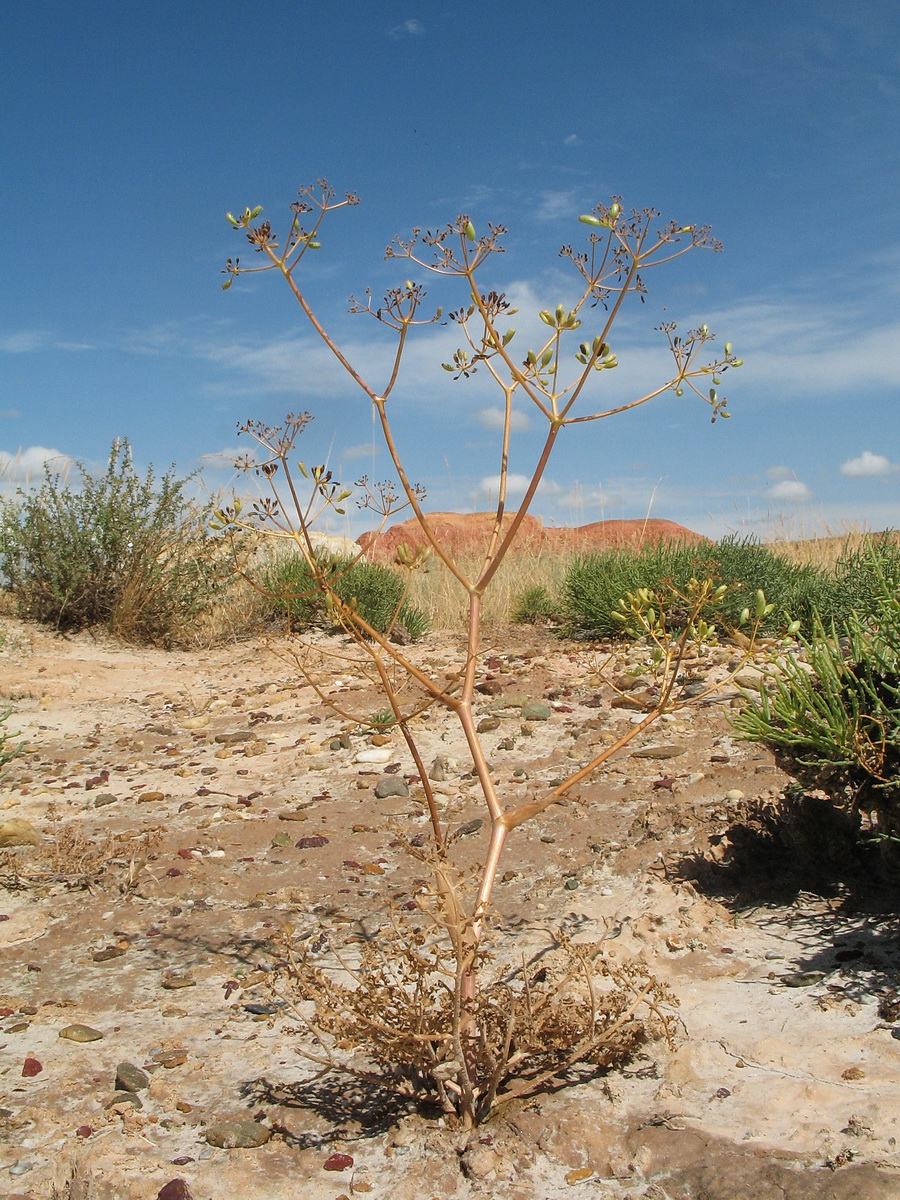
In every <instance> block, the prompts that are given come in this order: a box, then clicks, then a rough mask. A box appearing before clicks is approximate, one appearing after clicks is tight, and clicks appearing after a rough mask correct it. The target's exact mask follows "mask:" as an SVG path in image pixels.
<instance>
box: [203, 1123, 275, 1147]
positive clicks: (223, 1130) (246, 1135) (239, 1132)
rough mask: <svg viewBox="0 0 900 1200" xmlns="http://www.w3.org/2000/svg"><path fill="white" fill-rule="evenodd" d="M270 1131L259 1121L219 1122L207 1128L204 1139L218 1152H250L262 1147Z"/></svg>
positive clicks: (270, 1133) (269, 1135)
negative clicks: (216, 1148)
mask: <svg viewBox="0 0 900 1200" xmlns="http://www.w3.org/2000/svg"><path fill="white" fill-rule="evenodd" d="M271 1136H272V1130H271V1129H269V1128H268V1127H267V1126H265V1125H262V1124H260V1122H259V1121H220V1122H218V1123H217V1124H215V1125H210V1126H208V1128H207V1130H206V1133H205V1134H204V1137H205V1138H206V1141H207V1142H208V1143H209V1145H210V1146H216V1147H218V1149H219V1150H251V1149H254V1148H255V1147H257V1146H264V1145H265V1144H266V1142H267V1141H268V1140H269V1138H270V1137H271Z"/></svg>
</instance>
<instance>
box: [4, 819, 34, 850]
mask: <svg viewBox="0 0 900 1200" xmlns="http://www.w3.org/2000/svg"><path fill="white" fill-rule="evenodd" d="M40 844H41V835H40V833H39V832H38V830H37V829H35V827H34V826H33V825H32V824H31V823H30V822H29V821H22V820H20V819H19V818H18V817H10V818H9V820H8V821H0V846H39V845H40Z"/></svg>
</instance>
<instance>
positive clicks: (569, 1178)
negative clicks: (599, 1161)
mask: <svg viewBox="0 0 900 1200" xmlns="http://www.w3.org/2000/svg"><path fill="white" fill-rule="evenodd" d="M593 1173H594V1168H593V1167H578V1168H577V1170H575V1171H569V1173H568V1174H567V1175H566V1183H568V1184H569V1185H570V1186H571V1185H572V1184H573V1183H582V1182H583V1181H584V1180H585V1179H590V1177H591V1176H592V1175H593Z"/></svg>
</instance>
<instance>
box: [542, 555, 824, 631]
mask: <svg viewBox="0 0 900 1200" xmlns="http://www.w3.org/2000/svg"><path fill="white" fill-rule="evenodd" d="M691 579H701V580H702V579H710V580H711V581H712V582H713V583H714V584H716V585H717V586H718V585H720V584H727V585H728V589H729V590H728V592H727V594H726V595H725V597H724V598H723V599H722V601H721V602H720V603H719V604H718V606H717V609H716V610H715V611H716V613H717V614H718V619H719V621H720V623H722V624H724V625H725V626H727V627H732V628H733V627H736V626H738V625H739V623H740V617H741V612H742V611H743V609H744V608H746V607H748V606H749V607H750V608H751V610H752V608H753V598H754V596H755V594H756V592H757V590H758V589H760V588H761V589H762V590H763V591H764V592H765V594H766V600H767V601H768V602H769V603H770V604H772V605H773V606H774V607H773V609H772V612H771V613H770V614H769V615H768V616H767V617H766V618H765V620H764V622H763V625H762V627H761V629H760V632H761V633H779V632H781V631H782V630H783V629H784V628H785V626H786V625H788V624H789V623H790V622H791V621H792V620H799V621H800V622H801V628H802V629H804V630H806V631H809V630H810V629H811V627H812V621H813V614H814V613H815V612H816V611H817V610H820V609H824V610H825V611H828V612H830V611H831V608H832V606H833V603H834V601H833V596H834V592H835V586H836V585H835V581H834V580H833V578H832V577H831V576H829V575H828V574H827V573H826V572H825V571H823V570H821V569H819V568H818V567H813V566H808V565H806V566H800V565H797V564H795V563H790V562H788V561H787V559H784V558H781V557H780V556H779V555H777V554H774V553H773V552H772V551H771V550H769V549H768V548H767V547H766V546H763V545H762V544H761V543H759V542H755V541H753V540H752V539H749V538H745V539H738V538H735V537H728V538H725V539H724V540H722V541H721V542H718V543H710V542H708V543H699V544H696V545H684V544H683V543H674V542H659V543H657V544H656V545H652V546H646V547H644V548H643V549H642V550H640V551H638V552H635V551H633V550H607V551H603V552H601V553H599V554H588V555H582V556H580V557H577V558H575V559H573V560H572V563H571V564H570V566H569V569H568V572H567V574H566V578H565V582H564V585H563V588H564V615H565V622H566V629H565V632H566V633H567V634H569V635H570V636H574V637H585V638H607V637H614V636H617V635H618V634H620V633H621V625H620V624H619V623H617V622H616V620H615V618H614V617H613V616H612V613H613V610H614V608H615V606H616V604H617V602H618V601H619V600H620V599H621V598H622V597H623V596H624V595H626V593H628V592H636V591H637V589H638V588H650V589H653V590H655V591H658V592H660V593H662V594H665V593H666V592H667V591H669V590H670V589H672V588H674V589H677V590H678V591H680V592H683V591H684V590H685V588H686V587H687V585H688V583H689V582H690V580H691ZM670 616H671V617H675V618H677V613H676V612H672V613H670Z"/></svg>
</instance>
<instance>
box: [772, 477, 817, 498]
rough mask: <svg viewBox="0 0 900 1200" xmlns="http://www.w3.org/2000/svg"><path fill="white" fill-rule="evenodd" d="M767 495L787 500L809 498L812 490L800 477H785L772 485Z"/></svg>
mask: <svg viewBox="0 0 900 1200" xmlns="http://www.w3.org/2000/svg"><path fill="white" fill-rule="evenodd" d="M766 496H767V497H768V498H769V499H770V500H786V501H788V502H794V501H800V500H809V498H810V497H811V496H812V492H811V491H810V490H809V488H808V487H807V486H806V484H805V483H801V482H800V480H799V479H783V480H782V481H781V483H776V484H775V486H774V487H770V488H769V489H768V491H767V492H766Z"/></svg>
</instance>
